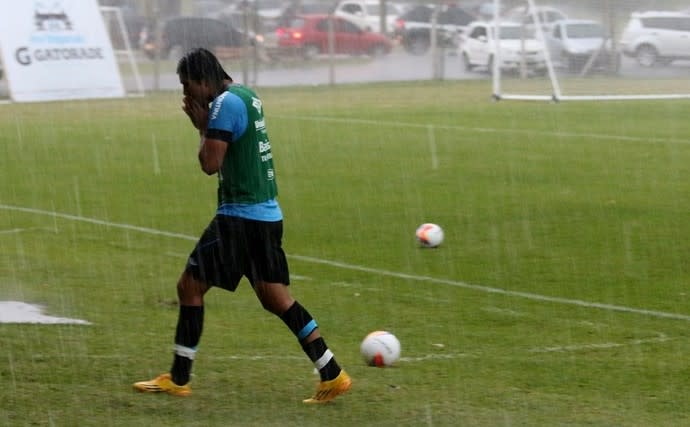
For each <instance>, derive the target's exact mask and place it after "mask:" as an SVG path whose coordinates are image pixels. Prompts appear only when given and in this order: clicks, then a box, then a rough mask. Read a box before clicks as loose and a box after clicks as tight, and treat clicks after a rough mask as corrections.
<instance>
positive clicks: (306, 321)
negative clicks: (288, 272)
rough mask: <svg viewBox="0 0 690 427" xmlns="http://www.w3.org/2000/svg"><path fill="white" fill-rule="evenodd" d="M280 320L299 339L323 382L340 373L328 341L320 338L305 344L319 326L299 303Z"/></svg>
mask: <svg viewBox="0 0 690 427" xmlns="http://www.w3.org/2000/svg"><path fill="white" fill-rule="evenodd" d="M280 318H281V319H282V320H283V322H285V324H286V325H287V326H288V328H290V330H291V331H292V333H293V334H295V336H296V337H297V339H298V340H299V342H300V344H301V345H302V349H303V350H304V352H305V353H306V354H307V356H309V359H310V360H311V361H312V362H313V363H314V366H316V369H318V370H319V375H320V376H321V381H328V380H332V379H334V378H335V377H337V376H338V374H339V373H340V366H338V363H337V362H336V361H335V357H334V356H333V353H332V352H331V350H329V349H328V346H327V345H326V341H324V339H323V338H321V337H319V338H317V339H315V340H313V341H311V342H305V340H306V338H307V337H308V336H309V335H310V334H311V333H312V332H314V330H315V329H316V328H318V325H317V324H316V321H315V320H314V319H313V318H312V317H311V315H310V314H309V312H308V311H307V310H306V309H305V308H304V307H302V306H301V305H300V303H298V302H297V301H295V303H294V304H293V305H292V306H291V307H290V308H288V309H287V311H286V312H285V313H283V314H282V315H281V316H280Z"/></svg>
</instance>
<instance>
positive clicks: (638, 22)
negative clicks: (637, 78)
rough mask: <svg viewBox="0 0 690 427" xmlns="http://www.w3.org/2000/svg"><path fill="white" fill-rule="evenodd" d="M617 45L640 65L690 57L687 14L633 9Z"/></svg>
mask: <svg viewBox="0 0 690 427" xmlns="http://www.w3.org/2000/svg"><path fill="white" fill-rule="evenodd" d="M620 47H621V51H622V52H623V54H624V55H626V56H629V57H632V58H635V59H636V60H637V62H638V64H640V65H641V66H643V67H652V66H654V65H659V64H661V65H669V64H670V63H671V62H673V61H675V60H678V59H690V14H688V13H685V12H661V11H660V12H655V11H650V12H635V13H633V14H632V15H631V16H630V19H629V20H628V23H627V24H626V26H625V29H624V30H623V33H622V35H621V39H620Z"/></svg>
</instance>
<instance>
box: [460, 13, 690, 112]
mask: <svg viewBox="0 0 690 427" xmlns="http://www.w3.org/2000/svg"><path fill="white" fill-rule="evenodd" d="M494 12H495V13H494V16H493V18H489V21H487V23H486V24H487V25H488V27H487V28H490V29H492V30H493V31H494V32H495V34H493V35H488V36H485V37H479V39H481V40H480V41H479V42H477V40H476V39H475V40H473V39H472V37H473V34H472V33H469V34H467V35H466V39H465V43H466V44H468V46H472V45H473V43H474V44H479V45H480V46H481V43H482V42H484V43H485V44H486V46H485V49H486V50H487V51H488V52H489V54H490V55H492V56H491V59H490V60H487V63H486V68H487V71H488V72H489V73H491V74H492V78H493V95H494V97H495V98H496V99H522V100H553V101H567V100H623V99H673V98H690V79H688V75H689V74H690V3H688V2H687V1H676V0H656V1H650V0H596V1H594V0H591V1H590V0H572V1H569V0H560V1H558V0H554V1H550V2H548V3H546V2H545V1H543V0H515V1H510V0H494ZM470 49H471V47H468V48H466V49H464V50H463V51H465V50H466V51H467V52H468V53H469V54H470V55H471V53H470Z"/></svg>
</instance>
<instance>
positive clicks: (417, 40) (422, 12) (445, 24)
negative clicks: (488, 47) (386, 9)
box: [395, 5, 476, 55]
mask: <svg viewBox="0 0 690 427" xmlns="http://www.w3.org/2000/svg"><path fill="white" fill-rule="evenodd" d="M433 13H434V7H433V6H430V5H419V6H415V7H413V8H412V9H409V10H408V11H407V12H405V13H403V14H402V15H400V17H399V18H398V19H397V20H396V21H395V36H396V38H397V39H398V40H399V41H400V43H401V44H402V46H403V47H404V48H405V50H406V51H407V52H409V53H411V54H414V55H421V54H424V53H426V52H427V51H428V50H429V46H431V21H432V15H433ZM475 19H476V16H475V15H474V14H472V13H470V12H467V11H466V10H464V9H462V8H460V7H458V6H454V5H451V6H443V7H441V8H440V9H439V11H438V14H437V16H436V31H437V33H436V34H437V37H436V40H437V45H438V46H440V47H445V48H457V47H458V43H459V38H460V37H461V35H462V33H463V32H464V31H465V30H466V29H467V25H468V24H469V23H470V22H472V21H474V20H475Z"/></svg>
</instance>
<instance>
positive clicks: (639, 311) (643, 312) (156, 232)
mask: <svg viewBox="0 0 690 427" xmlns="http://www.w3.org/2000/svg"><path fill="white" fill-rule="evenodd" d="M0 209H2V210H8V211H15V212H24V213H30V214H36V215H44V216H51V217H53V218H61V219H66V220H70V221H78V222H85V223H89V224H96V225H102V226H105V227H112V228H119V229H123V230H131V231H138V232H141V233H144V234H150V235H155V236H165V237H172V238H177V239H184V240H189V241H196V240H197V239H198V238H197V237H194V236H189V235H186V234H181V233H173V232H170V231H163V230H156V229H154V228H147V227H139V226H136V225H131V224H122V223H116V222H110V221H103V220H100V219H95V218H87V217H83V216H78V215H70V214H65V213H60V212H51V211H46V210H42V209H34V208H26V207H21V206H11V205H5V204H0ZM288 257H289V258H294V259H297V260H300V261H304V262H309V263H312V264H321V265H327V266H330V267H336V268H342V269H344V270H352V271H360V272H363V273H370V274H374V275H377V276H386V277H394V278H397V279H402V280H410V281H415V282H427V283H434V284H439V285H448V286H454V287H457V288H463V289H469V290H473V291H478V292H483V293H488V294H498V295H505V296H510V297H516V298H523V299H528V300H533V301H542V302H550V303H556V304H564V305H574V306H579V307H585V308H594V309H599V310H604V311H614V312H621V313H630V314H640V315H644V316H649V317H658V318H662V319H675V320H684V321H686V322H690V315H687V314H680V313H668V312H665V311H657V310H647V309H643V308H634V307H626V306H621V305H614V304H605V303H598V302H590V301H583V300H577V299H569V298H561V297H554V296H548V295H541V294H534V293H530V292H521V291H511V290H508V289H502V288H492V287H490V286H482V285H473V284H471V283H465V282H461V281H458V280H450V279H439V278H436V277H430V276H418V275H414V274H407V273H400V272H397V271H388V270H382V269H378V268H372V267H365V266H361V265H356V264H348V263H345V262H340V261H332V260H327V259H322V258H315V257H311V256H305V255H294V254H293V255H289V256H288Z"/></svg>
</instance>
